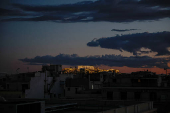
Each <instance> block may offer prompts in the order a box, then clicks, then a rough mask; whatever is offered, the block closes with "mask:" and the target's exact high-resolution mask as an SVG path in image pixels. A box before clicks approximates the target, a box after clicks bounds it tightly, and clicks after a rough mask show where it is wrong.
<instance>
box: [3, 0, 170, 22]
mask: <svg viewBox="0 0 170 113" xmlns="http://www.w3.org/2000/svg"><path fill="white" fill-rule="evenodd" d="M151 1H153V3H154V0H151ZM159 3H160V4H164V3H163V2H157V4H159ZM165 3H166V2H165ZM150 4H151V3H150V2H149V1H147V0H143V1H140V2H138V1H137V0H97V1H95V2H93V1H86V2H79V3H75V4H64V5H57V6H30V5H23V4H13V7H15V8H18V9H20V10H21V11H24V12H25V13H28V12H32V14H33V15H32V17H30V18H26V17H25V18H21V17H16V18H13V17H11V19H9V20H8V19H6V21H12V20H14V21H56V22H89V21H95V22H96V21H109V22H133V21H145V20H158V19H162V18H167V17H170V9H168V8H167V9H162V8H161V7H155V8H153V6H154V5H150ZM157 4H156V5H155V6H157ZM9 16H11V15H10V14H9Z"/></svg>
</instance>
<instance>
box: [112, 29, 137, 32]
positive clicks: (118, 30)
mask: <svg viewBox="0 0 170 113" xmlns="http://www.w3.org/2000/svg"><path fill="white" fill-rule="evenodd" d="M134 30H139V29H112V30H111V31H117V32H125V31H134Z"/></svg>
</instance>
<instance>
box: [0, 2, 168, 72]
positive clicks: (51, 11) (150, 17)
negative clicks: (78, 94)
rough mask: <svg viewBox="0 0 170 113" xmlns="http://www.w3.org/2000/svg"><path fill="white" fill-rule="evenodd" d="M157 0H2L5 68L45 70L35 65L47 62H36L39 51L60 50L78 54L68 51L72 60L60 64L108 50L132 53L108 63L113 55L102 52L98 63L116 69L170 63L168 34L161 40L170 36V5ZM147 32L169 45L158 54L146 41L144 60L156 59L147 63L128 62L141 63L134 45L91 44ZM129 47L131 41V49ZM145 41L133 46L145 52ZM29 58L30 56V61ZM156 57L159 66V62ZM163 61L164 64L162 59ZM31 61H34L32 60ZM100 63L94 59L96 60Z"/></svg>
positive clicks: (0, 15)
mask: <svg viewBox="0 0 170 113" xmlns="http://www.w3.org/2000/svg"><path fill="white" fill-rule="evenodd" d="M84 1H85V2H84ZM157 1H158V0H155V1H154V2H152V0H150V1H147V0H141V1H140V2H138V1H136V0H129V1H127V0H94V1H87V0H71V1H68V0H48V1H47V0H44V1H42V0H41V1H40V0H36V2H35V1H34V0H15V1H14V0H7V1H6V0H2V1H1V10H2V11H1V12H2V13H0V31H1V35H0V36H1V39H0V56H1V64H0V72H8V73H15V70H16V69H17V68H18V67H19V68H20V72H26V71H27V67H29V68H30V71H35V70H37V69H40V66H39V65H35V64H36V63H44V62H43V61H44V60H45V59H43V61H41V60H38V61H36V59H35V57H36V56H46V55H50V56H52V58H53V57H54V58H53V59H55V56H58V55H60V54H65V55H71V54H77V55H78V56H76V57H74V56H68V61H67V60H66V59H65V57H62V58H64V59H65V60H66V61H67V62H60V64H64V65H73V64H72V63H70V62H71V61H70V57H74V59H75V60H76V59H79V58H80V57H81V58H84V61H86V60H85V58H86V59H87V58H89V56H91V57H94V58H93V59H92V60H93V61H94V59H97V58H98V56H96V55H100V56H102V55H103V56H105V55H106V54H107V55H110V56H109V57H113V56H116V55H120V56H119V57H116V58H120V59H121V58H122V57H123V59H128V58H126V57H130V56H131V59H133V60H132V61H131V60H127V63H125V64H123V63H121V64H117V63H114V62H116V61H114V60H113V58H115V57H113V58H108V59H112V60H111V62H113V63H112V64H109V63H108V62H106V60H108V59H107V58H106V57H103V58H104V60H103V59H102V60H103V64H102V63H99V64H101V65H107V66H115V67H117V68H119V67H122V66H127V67H131V68H141V67H146V68H152V67H155V66H156V67H158V68H163V67H167V68H168V67H169V64H170V63H169V61H170V60H169V59H170V58H169V55H170V52H169V51H168V47H170V46H168V45H170V42H169V40H170V39H168V38H165V41H162V37H164V36H165V33H164V31H166V32H167V34H166V35H167V36H166V37H168V36H169V32H170V26H169V23H170V19H169V17H170V9H169V8H170V6H169V5H168V1H166V0H163V1H162V2H159V1H158V2H157ZM77 2H79V3H77ZM134 10H135V11H134ZM144 32H147V33H148V34H153V33H155V34H156V35H155V38H158V39H159V41H160V43H161V44H160V43H154V44H157V45H164V46H160V48H163V49H160V50H161V51H164V50H167V52H166V53H164V54H161V55H158V53H159V50H158V49H157V50H154V48H153V47H150V46H149V45H150V44H149V43H147V45H144V44H143V45H142V44H141V45H142V46H145V47H143V48H145V49H144V51H148V52H142V53H141V54H138V55H137V56H138V57H142V56H147V57H142V59H144V60H145V61H146V60H148V57H149V59H150V58H151V59H152V60H150V61H152V63H151V64H147V63H146V64H142V65H140V66H138V65H136V64H134V65H129V63H128V61H129V62H133V61H134V62H136V60H134V58H133V57H136V55H134V54H133V52H132V51H130V50H129V49H125V48H124V49H121V48H123V47H124V46H123V44H121V45H120V46H117V47H116V48H107V47H103V46H101V45H99V46H95V47H94V46H88V43H89V42H91V41H93V39H95V38H96V39H95V40H94V41H96V40H100V39H101V38H106V39H108V38H111V37H112V38H115V37H116V35H119V36H120V38H121V36H127V35H130V36H131V35H132V34H137V33H141V34H143V33H144ZM158 32H161V35H157V33H158ZM141 36H142V35H141ZM148 36H150V35H148ZM136 38H139V40H140V39H141V38H143V39H145V40H146V42H148V41H150V42H152V41H153V42H154V37H153V38H152V39H150V40H149V37H148V40H147V38H144V37H136ZM128 40H129V39H128ZM116 41H117V40H116ZM112 43H114V42H110V43H107V44H110V45H111V44H112ZM116 43H119V42H116ZM135 43H138V44H139V45H140V42H137V41H136V42H135V41H133V43H132V44H131V45H134V44H135ZM107 44H106V45H107ZM157 45H155V46H157ZM129 46H130V45H129ZM129 46H126V48H128V47H129ZM142 46H139V47H138V48H136V47H135V46H134V47H133V46H132V48H133V51H138V52H140V50H138V49H139V48H142ZM144 53H145V54H144ZM25 58H28V59H30V60H25ZM44 58H46V57H44ZM57 58H58V57H57ZM62 58H61V56H60V59H57V60H61V61H62ZM31 59H34V60H31ZM123 59H122V60H123ZM135 59H136V58H135ZM55 60H56V59H55ZM100 60H101V59H100ZM73 61H74V60H73ZM84 61H83V62H84ZM88 61H89V64H90V62H92V61H90V59H88ZM83 62H81V61H80V62H79V64H84V63H83ZM140 62H141V61H140ZM140 62H137V63H140ZM155 62H157V63H158V64H159V65H155ZM161 62H164V63H163V64H161ZM30 63H32V64H34V65H28V64H30ZM45 63H56V62H54V61H53V60H50V62H45ZM56 64H57V63H56ZM87 64H88V62H87ZM87 64H86V65H87ZM99 64H98V63H96V62H95V63H92V64H91V65H99Z"/></svg>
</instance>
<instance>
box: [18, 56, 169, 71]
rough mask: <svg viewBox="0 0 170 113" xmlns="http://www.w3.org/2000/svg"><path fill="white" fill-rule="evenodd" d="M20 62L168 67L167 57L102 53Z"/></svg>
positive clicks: (47, 57) (39, 58) (45, 57)
mask: <svg viewBox="0 0 170 113" xmlns="http://www.w3.org/2000/svg"><path fill="white" fill-rule="evenodd" d="M19 60H20V61H22V62H27V63H28V64H34V65H35V64H37V65H39V64H49V63H53V64H62V65H107V66H119V67H122V66H128V67H133V68H141V67H145V68H151V67H155V66H156V67H159V68H164V67H166V68H168V66H167V61H169V60H170V57H169V58H166V59H165V58H151V57H148V56H131V57H123V56H121V55H102V56H86V57H79V56H78V55H77V54H73V55H67V54H60V55H57V56H55V57H53V56H49V55H48V56H42V57H40V56H36V57H35V58H32V59H28V58H25V59H19Z"/></svg>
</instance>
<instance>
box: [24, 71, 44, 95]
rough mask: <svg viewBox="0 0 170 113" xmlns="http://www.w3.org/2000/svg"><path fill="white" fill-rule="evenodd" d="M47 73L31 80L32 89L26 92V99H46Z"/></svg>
mask: <svg viewBox="0 0 170 113" xmlns="http://www.w3.org/2000/svg"><path fill="white" fill-rule="evenodd" d="M44 80H45V73H41V75H40V76H35V77H32V78H31V81H30V89H27V90H25V98H44Z"/></svg>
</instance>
